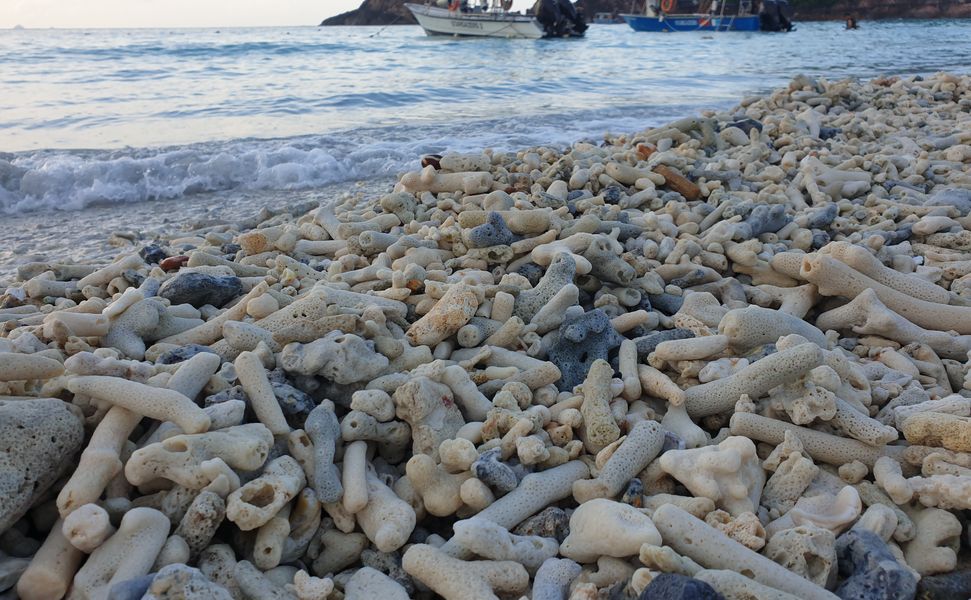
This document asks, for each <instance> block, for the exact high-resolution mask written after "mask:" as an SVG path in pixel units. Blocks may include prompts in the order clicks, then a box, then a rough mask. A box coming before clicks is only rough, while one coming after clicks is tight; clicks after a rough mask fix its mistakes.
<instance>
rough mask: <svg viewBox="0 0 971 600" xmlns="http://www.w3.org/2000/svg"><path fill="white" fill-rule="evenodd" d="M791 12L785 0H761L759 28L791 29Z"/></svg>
mask: <svg viewBox="0 0 971 600" xmlns="http://www.w3.org/2000/svg"><path fill="white" fill-rule="evenodd" d="M791 14H792V13H791V11H790V9H789V3H788V2H787V1H786V0H762V8H761V10H759V28H760V29H761V30H762V31H791V30H792V21H791V20H790V16H791Z"/></svg>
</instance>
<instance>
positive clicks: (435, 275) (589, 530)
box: [0, 73, 971, 600]
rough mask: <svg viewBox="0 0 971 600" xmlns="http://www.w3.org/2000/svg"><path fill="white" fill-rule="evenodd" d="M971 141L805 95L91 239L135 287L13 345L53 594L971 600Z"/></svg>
mask: <svg viewBox="0 0 971 600" xmlns="http://www.w3.org/2000/svg"><path fill="white" fill-rule="evenodd" d="M969 107H971V78H969V77H968V76H967V75H955V74H945V73H939V74H935V75H933V76H927V77H922V76H910V77H881V78H876V79H873V80H869V81H866V82H856V81H853V80H842V81H828V80H825V79H822V78H818V79H817V78H812V77H808V76H805V75H800V76H798V77H796V78H794V79H793V80H792V81H791V82H790V83H789V84H788V85H787V86H785V87H782V88H779V89H777V90H775V91H773V92H772V93H771V94H768V95H765V96H761V97H756V96H751V97H747V98H745V99H744V100H743V101H742V102H741V103H740V104H739V105H736V106H734V107H732V108H729V109H726V110H712V111H705V112H702V113H701V114H698V115H696V116H692V117H687V118H680V119H676V120H673V121H670V122H667V123H664V124H661V125H659V126H657V127H652V128H648V129H645V130H643V131H640V132H637V133H632V134H627V135H618V136H608V137H606V138H605V139H604V140H603V142H601V143H597V144H593V143H586V142H577V143H575V144H573V145H571V146H570V147H567V148H564V147H552V146H550V147H544V146H538V147H533V148H524V149H521V150H518V151H516V152H508V153H507V152H500V151H485V152H473V153H462V154H459V153H445V154H442V155H425V156H423V157H415V159H414V161H413V162H412V164H411V168H409V169H408V170H407V171H406V172H404V173H402V174H401V175H400V176H398V177H396V178H394V180H391V181H381V182H373V183H370V184H361V185H358V186H354V187H352V188H350V189H348V187H347V186H338V187H335V188H331V189H324V190H314V191H311V192H306V193H301V194H299V195H297V196H294V195H287V197H285V198H281V199H280V201H279V202H278V203H276V204H271V203H267V206H266V209H267V210H266V211H263V212H262V213H261V214H255V215H254V211H253V207H252V205H251V202H247V201H246V199H245V198H237V199H236V201H234V202H228V203H227V202H220V203H219V209H218V210H212V209H211V208H210V209H205V210H203V209H200V208H198V204H199V203H198V202H197V203H195V205H196V208H194V209H188V211H189V212H188V214H186V213H184V212H180V213H179V218H178V219H176V218H174V217H161V216H159V215H155V216H154V217H151V218H150V220H147V221H146V222H145V223H144V228H143V232H142V235H141V237H136V239H129V237H130V236H127V235H126V234H124V230H126V229H131V223H132V218H133V216H134V217H141V216H143V215H145V216H146V217H147V215H148V212H149V209H139V208H138V205H134V206H135V207H136V211H135V212H133V213H129V214H128V215H127V218H125V215H123V214H122V213H121V212H119V209H118V208H117V207H110V208H106V209H103V210H104V212H102V213H101V214H97V210H92V211H91V213H90V214H91V215H92V217H90V218H91V223H93V224H95V225H94V226H95V227H98V228H100V234H97V235H95V234H92V241H94V240H98V242H97V243H99V244H103V243H105V237H104V236H105V234H107V235H109V236H110V235H111V234H109V233H108V232H110V231H113V230H114V228H116V227H121V228H123V231H121V232H120V233H115V234H114V235H115V236H116V237H120V238H121V239H122V240H124V241H119V242H117V244H118V245H117V246H116V247H114V253H115V254H116V255H117V257H116V258H114V259H113V260H112V262H107V261H105V260H99V261H95V262H93V263H92V264H90V265H86V264H71V263H69V262H61V261H59V260H58V257H57V256H50V255H45V258H44V260H45V261H46V262H45V263H43V264H39V263H37V262H34V263H32V264H26V265H20V266H21V269H20V271H19V273H18V275H19V278H20V281H17V282H12V283H10V284H9V286H8V287H7V289H6V290H5V292H6V293H5V294H4V296H3V299H4V300H3V302H4V307H3V308H2V309H0V316H2V317H3V320H4V331H5V339H3V340H0V358H2V360H0V381H2V382H4V383H3V384H2V385H4V386H5V387H6V393H7V394H8V396H9V397H10V398H8V399H5V400H2V401H0V411H2V412H3V419H0V427H6V428H7V429H9V432H8V433H7V434H5V435H10V436H19V435H21V434H20V433H17V431H18V430H15V428H17V427H20V428H21V429H22V428H26V429H27V430H28V431H32V432H36V433H37V435H35V437H34V438H33V439H34V441H32V442H29V443H24V444H21V445H19V446H18V445H15V446H14V447H13V448H12V449H11V450H8V455H9V457H10V458H9V459H8V460H9V461H10V462H9V463H8V464H10V465H12V467H11V468H12V469H13V471H12V472H16V473H20V474H21V476H23V477H26V478H27V480H28V481H29V482H30V483H32V484H33V485H30V486H27V487H26V491H19V492H17V493H16V494H14V495H11V496H10V497H9V498H8V499H7V500H6V501H5V503H3V504H0V518H2V519H0V527H3V526H7V524H13V523H15V522H18V521H19V522H20V523H22V525H19V526H18V528H17V529H16V531H18V532H19V534H20V535H21V539H22V541H21V542H20V543H18V544H8V546H9V547H10V548H12V549H13V551H14V552H15V554H14V557H15V558H12V559H9V560H12V561H19V562H16V567H15V568H17V569H20V572H22V573H23V575H22V576H21V577H20V579H19V582H18V583H17V590H18V593H19V594H20V595H21V597H24V598H32V597H60V595H62V594H63V593H64V592H66V591H67V590H68V589H69V588H71V587H73V590H74V591H73V592H72V594H74V595H78V594H80V595H81V597H92V598H93V597H104V596H105V595H106V594H107V593H108V592H109V590H110V591H111V594H113V595H116V594H122V593H124V594H128V596H125V597H141V595H142V594H147V596H146V597H168V596H166V594H170V593H173V590H189V589H192V590H195V591H196V592H197V593H203V594H206V595H207V597H226V598H231V597H232V598H235V597H240V598H265V597H270V596H271V595H272V596H275V597H283V598H297V599H299V600H309V599H311V598H338V597H343V598H349V599H354V598H360V599H363V598H368V597H374V595H375V594H379V595H382V596H387V597H389V598H436V597H442V598H446V599H447V600H452V599H455V600H458V599H460V598H468V597H475V598H499V597H500V594H512V595H513V596H514V597H527V598H530V597H531V598H564V599H565V598H571V599H572V598H577V599H579V598H593V597H598V594H602V593H610V594H614V595H616V596H617V597H623V598H641V599H644V598H662V597H672V596H671V595H672V594H685V593H689V592H688V591H687V590H690V593H693V594H701V596H700V597H711V598H716V597H730V598H736V597H767V598H768V597H772V598H791V597H798V598H836V597H840V598H851V597H853V598H855V597H860V596H859V595H860V594H865V595H866V597H877V598H913V597H915V596H916V595H918V594H920V597H922V598H951V597H959V596H961V595H967V594H968V593H971V590H969V589H967V586H966V576H965V574H964V571H963V570H962V567H961V565H962V564H963V560H964V559H963V554H964V549H963V547H962V543H961V542H960V539H961V536H962V535H963V534H962V532H963V521H962V519H961V517H962V511H964V510H966V509H969V508H971V504H968V498H969V496H968V494H967V493H966V490H967V486H968V482H971V479H969V475H968V473H967V464H968V462H967V457H968V452H971V446H968V443H967V440H968V439H969V432H971V420H969V417H968V415H969V414H971V399H969V396H971V393H969V392H968V391H967V389H966V386H968V384H967V383H966V381H967V356H968V354H969V352H971V285H968V283H967V282H968V281H969V280H971V266H969V264H971V262H969V261H968V260H967V254H966V251H967V242H966V237H967V231H968V229H967V226H971V221H969V220H968V219H969V218H971V217H969V214H971V192H969V190H971V169H969V168H968V165H969V164H971V134H969V133H968V131H971V129H969V127H967V125H968V123H969V116H968V115H969V114H971V113H969V112H968V108H969ZM296 200H299V202H296ZM213 204H214V203H209V204H208V206H210V207H211V206H212V205H213ZM154 205H155V206H157V205H158V203H155V204H154ZM170 206H171V207H172V208H181V206H180V204H179V202H173V203H172V204H171V205H170ZM141 210H144V211H146V212H139V211H141ZM81 214H84V213H83V212H82V213H81ZM169 214H175V213H169ZM84 224H85V222H84V221H80V222H79V223H78V226H81V225H84ZM22 228H23V229H24V230H27V231H28V232H29V231H30V230H31V226H29V225H27V224H26V222H25V223H24V225H23V226H22ZM33 228H34V229H35V230H39V229H40V227H39V222H38V221H34V225H33ZM25 235H26V234H25ZM109 239H110V238H109ZM25 240H26V238H25ZM149 242H150V243H149ZM25 243H26V242H25ZM97 252H100V253H103V254H102V256H107V255H108V253H109V248H107V247H105V246H99V249H98V250H97ZM30 258H41V257H39V256H36V257H30ZM17 397H26V398H21V399H19V400H18V399H17ZM58 398H63V400H62V399H58ZM64 400H68V402H65V401H64ZM41 432H42V433H43V435H41ZM18 439H19V438H18ZM126 447H127V449H126ZM78 452H80V459H79V463H78V464H77V465H74V464H70V463H64V462H63V461H60V460H58V459H59V457H61V456H64V455H74V454H75V453H78ZM27 464H29V465H31V468H30V469H29V470H27V471H25V470H24V467H22V466H18V465H27ZM112 465H115V466H112ZM18 469H19V470H18ZM122 475H123V477H122ZM58 479H60V483H57V484H56V485H55V484H54V482H55V480H58ZM34 482H36V483H34ZM51 486H54V487H51ZM58 488H59V491H57V490H58ZM34 489H38V490H48V489H50V490H51V492H50V493H49V495H48V496H47V497H46V498H47V499H46V501H45V500H43V499H42V498H44V496H41V495H39V494H40V493H41V492H34V491H32V490H34ZM55 491H57V493H56V494H55V493H54V492H55ZM45 506H46V507H47V509H46V510H43V511H42V510H41V509H42V507H45ZM24 515H30V518H29V519H21V517H23V516H24ZM58 516H60V520H55V519H57V518H58ZM234 531H235V532H252V533H250V534H249V536H250V537H249V538H248V541H246V540H247V538H246V535H245V534H243V535H242V536H241V537H240V536H239V535H236V534H232V533H226V532H234ZM45 536H46V537H45ZM30 539H33V540H35V541H34V542H29V541H28V540H30ZM41 542H43V545H40V544H41ZM38 545H40V547H39V549H38ZM122 549H127V550H126V552H125V553H124V555H122V554H121V551H122ZM86 553H90V556H89V557H88V558H87V559H84V558H83V556H84V554H86ZM21 555H22V556H21ZM11 564H13V563H11ZM740 573H744V574H747V576H746V575H741V574H740ZM200 590H203V591H200ZM179 593H181V592H179ZM704 594H707V596H705V595H704Z"/></svg>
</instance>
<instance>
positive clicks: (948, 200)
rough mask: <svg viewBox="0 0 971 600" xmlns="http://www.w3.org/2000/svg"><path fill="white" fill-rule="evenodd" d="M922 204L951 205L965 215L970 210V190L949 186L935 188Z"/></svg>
mask: <svg viewBox="0 0 971 600" xmlns="http://www.w3.org/2000/svg"><path fill="white" fill-rule="evenodd" d="M924 206H953V207H955V208H956V209H958V210H959V211H960V212H961V216H962V217H966V216H967V215H968V213H969V212H971V190H966V189H962V188H951V187H948V188H943V189H939V190H936V191H935V192H934V195H933V196H931V197H930V198H928V199H927V200H926V201H925V202H924Z"/></svg>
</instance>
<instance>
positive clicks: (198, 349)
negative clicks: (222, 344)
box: [158, 344, 216, 365]
mask: <svg viewBox="0 0 971 600" xmlns="http://www.w3.org/2000/svg"><path fill="white" fill-rule="evenodd" d="M202 352H210V353H212V354H216V353H215V352H213V349H212V348H210V347H209V346H200V345H199V344H188V345H186V346H182V347H181V348H176V349H175V350H169V351H168V352H165V353H163V354H162V355H161V356H159V357H158V363H159V364H160V365H174V364H175V363H180V362H182V361H184V360H189V359H190V358H192V357H193V356H195V355H196V354H199V353H202Z"/></svg>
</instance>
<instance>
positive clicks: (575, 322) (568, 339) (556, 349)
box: [547, 308, 624, 390]
mask: <svg viewBox="0 0 971 600" xmlns="http://www.w3.org/2000/svg"><path fill="white" fill-rule="evenodd" d="M623 340H624V338H623V337H621V336H620V334H619V333H617V331H616V330H615V329H614V328H613V327H612V326H611V324H610V318H609V317H608V316H607V313H605V312H604V311H603V310H601V309H599V308H597V309H594V310H591V311H589V312H586V313H583V314H582V315H579V316H576V317H567V318H566V319H565V320H564V321H563V324H562V325H560V328H559V330H558V331H557V333H556V334H554V338H553V340H552V343H551V344H550V347H549V349H548V350H547V354H548V355H549V360H550V362H551V363H553V364H554V365H556V366H557V368H558V369H559V370H560V380H559V381H558V382H557V383H556V386H557V387H558V388H559V389H560V390H572V389H573V388H574V386H577V385H580V384H581V383H583V380H584V379H586V377H587V373H588V372H589V371H590V365H592V364H593V363H594V361H596V360H598V359H599V360H607V355H608V353H609V352H610V351H611V350H613V349H614V348H616V347H617V346H620V343H621V342H622V341H623Z"/></svg>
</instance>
